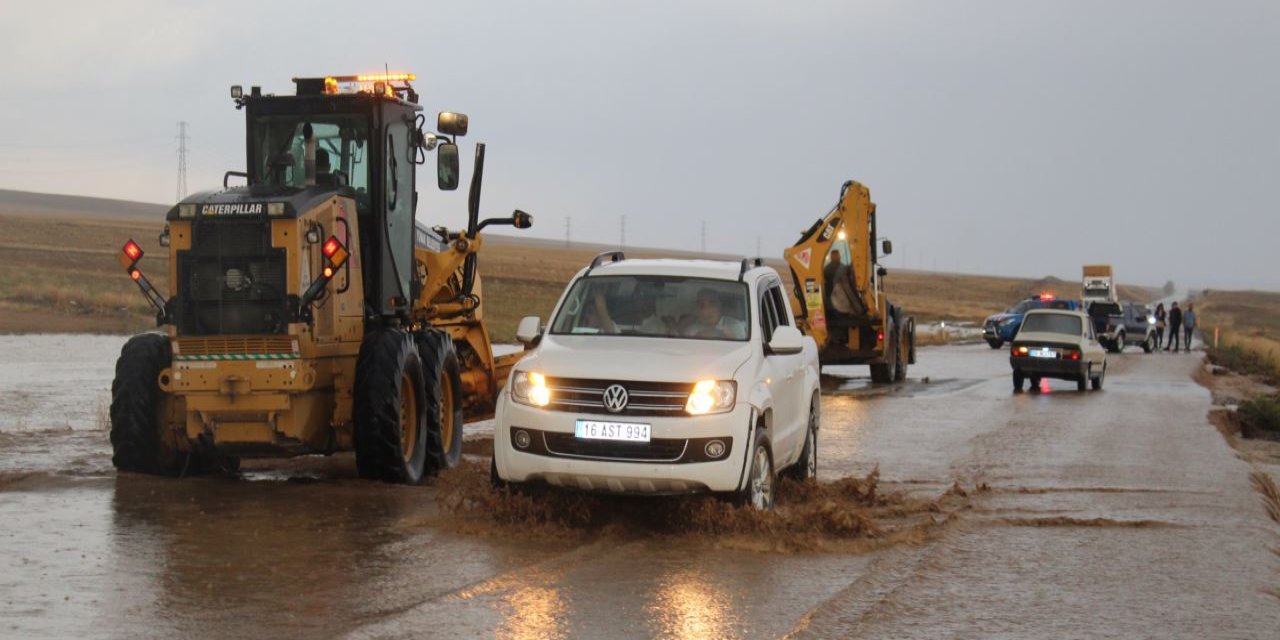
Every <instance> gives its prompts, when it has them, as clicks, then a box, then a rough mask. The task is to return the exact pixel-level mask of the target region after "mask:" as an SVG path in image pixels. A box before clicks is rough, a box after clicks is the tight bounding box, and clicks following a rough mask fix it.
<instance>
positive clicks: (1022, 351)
mask: <svg viewBox="0 0 1280 640" xmlns="http://www.w3.org/2000/svg"><path fill="white" fill-rule="evenodd" d="M1029 351H1030V349H1028V348H1026V347H1013V348H1012V349H1009V353H1010V355H1015V356H1025V355H1027V353H1028V352H1029Z"/></svg>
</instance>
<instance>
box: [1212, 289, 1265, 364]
mask: <svg viewBox="0 0 1280 640" xmlns="http://www.w3.org/2000/svg"><path fill="white" fill-rule="evenodd" d="M1195 303H1196V310H1197V313H1198V316H1199V324H1200V333H1201V335H1202V336H1203V337H1204V339H1205V341H1206V342H1208V343H1210V344H1212V343H1213V330H1214V328H1215V327H1216V328H1217V329H1218V330H1219V339H1220V340H1221V345H1222V346H1223V347H1225V348H1227V349H1231V348H1234V349H1236V350H1239V351H1241V352H1243V353H1244V354H1248V355H1249V356H1252V357H1251V358H1249V359H1250V360H1251V363H1252V368H1256V369H1262V371H1257V372H1258V373H1268V372H1267V371H1265V370H1268V369H1269V374H1268V375H1270V377H1272V378H1277V379H1280V293H1273V292H1268V291H1205V292H1203V293H1202V294H1201V295H1200V296H1199V297H1197V298H1196V299H1195Z"/></svg>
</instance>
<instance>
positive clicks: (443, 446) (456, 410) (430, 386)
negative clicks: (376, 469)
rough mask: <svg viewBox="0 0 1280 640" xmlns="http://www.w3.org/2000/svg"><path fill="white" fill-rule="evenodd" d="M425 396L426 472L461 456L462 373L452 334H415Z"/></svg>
mask: <svg viewBox="0 0 1280 640" xmlns="http://www.w3.org/2000/svg"><path fill="white" fill-rule="evenodd" d="M417 342H418V353H419V355H420V356H421V357H422V367H423V373H424V376H425V380H426V388H427V397H426V406H427V456H428V469H427V473H430V474H434V473H437V472H439V471H442V470H444V469H450V468H453V467H454V466H456V465H457V464H458V462H459V461H460V460H462V423H463V419H462V373H461V371H460V367H459V365H458V352H457V350H456V349H455V348H454V346H453V338H451V337H449V334H447V333H445V332H443V331H439V330H428V331H426V332H424V333H421V334H418V336H417Z"/></svg>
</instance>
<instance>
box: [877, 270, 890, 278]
mask: <svg viewBox="0 0 1280 640" xmlns="http://www.w3.org/2000/svg"><path fill="white" fill-rule="evenodd" d="M876 275H878V276H880V277H881V278H883V277H885V276H887V275H889V270H888V269H886V268H884V267H880V268H879V269H876Z"/></svg>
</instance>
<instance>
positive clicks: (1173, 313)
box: [1164, 302, 1182, 352]
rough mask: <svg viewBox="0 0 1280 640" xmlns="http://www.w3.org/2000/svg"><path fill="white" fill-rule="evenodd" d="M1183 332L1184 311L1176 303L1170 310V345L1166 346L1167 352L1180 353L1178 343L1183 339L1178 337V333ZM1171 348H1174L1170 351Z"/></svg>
mask: <svg viewBox="0 0 1280 640" xmlns="http://www.w3.org/2000/svg"><path fill="white" fill-rule="evenodd" d="M1181 330H1182V309H1179V308H1178V303H1177V302H1175V303H1173V306H1172V307H1171V308H1170V309H1169V343H1168V344H1166V345H1164V348H1165V349H1166V350H1168V351H1173V352H1177V351H1178V343H1179V341H1180V338H1181V336H1179V335H1178V332H1179V331H1181ZM1169 347H1173V348H1172V349H1170V348H1169Z"/></svg>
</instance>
